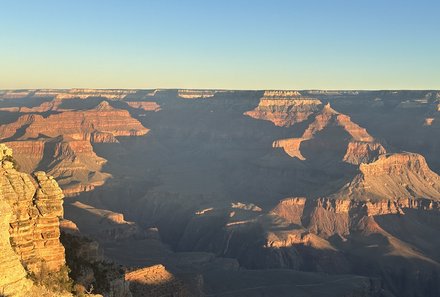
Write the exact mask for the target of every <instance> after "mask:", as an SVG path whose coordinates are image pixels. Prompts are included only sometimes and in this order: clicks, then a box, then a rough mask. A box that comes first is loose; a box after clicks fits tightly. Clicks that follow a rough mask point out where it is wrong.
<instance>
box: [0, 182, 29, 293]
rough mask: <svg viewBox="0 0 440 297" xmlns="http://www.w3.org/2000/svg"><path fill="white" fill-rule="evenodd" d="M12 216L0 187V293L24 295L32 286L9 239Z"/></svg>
mask: <svg viewBox="0 0 440 297" xmlns="http://www.w3.org/2000/svg"><path fill="white" fill-rule="evenodd" d="M12 216H13V212H12V209H11V207H10V206H9V204H8V203H7V202H6V201H5V200H4V198H3V193H2V191H1V189H0V294H1V296H24V295H25V294H26V292H27V291H29V290H30V288H31V287H32V282H31V281H30V280H29V279H28V278H27V272H26V271H25V269H24V268H23V266H22V265H21V262H20V258H19V257H18V255H17V254H16V253H15V252H14V250H13V248H12V246H11V243H10V241H9V238H10V234H9V222H10V221H11V219H12Z"/></svg>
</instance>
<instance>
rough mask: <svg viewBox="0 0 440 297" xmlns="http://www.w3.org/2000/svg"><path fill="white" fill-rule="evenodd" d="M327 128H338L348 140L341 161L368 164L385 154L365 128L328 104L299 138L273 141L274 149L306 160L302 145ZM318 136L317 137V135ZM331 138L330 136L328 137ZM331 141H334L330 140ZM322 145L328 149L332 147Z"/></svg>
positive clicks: (340, 143) (341, 142) (340, 142)
mask: <svg viewBox="0 0 440 297" xmlns="http://www.w3.org/2000/svg"><path fill="white" fill-rule="evenodd" d="M329 128H340V129H342V131H344V133H346V134H347V135H348V136H349V137H350V140H349V142H348V144H347V147H346V149H345V150H346V153H345V155H344V157H343V161H345V162H347V163H351V164H356V165H357V164H360V163H363V162H365V163H368V162H372V161H374V160H375V159H376V158H377V157H378V156H379V155H380V154H383V153H385V152H386V150H385V148H384V147H383V146H382V145H381V144H380V143H378V142H376V141H375V140H374V138H373V137H372V136H371V135H370V134H368V132H367V130H366V129H365V128H362V127H360V126H359V125H357V124H356V123H353V122H352V121H351V119H350V117H349V116H347V115H344V114H340V113H339V112H337V111H335V110H334V109H333V108H332V107H331V106H330V104H327V105H325V106H324V107H323V108H322V110H321V111H320V112H319V113H318V114H317V115H316V116H315V119H314V121H313V122H312V123H311V124H310V125H309V126H308V127H307V129H306V130H305V131H304V133H303V134H302V136H301V137H299V138H287V139H281V140H277V141H274V143H273V145H272V146H273V147H274V148H283V149H284V151H285V152H286V153H287V154H288V155H289V156H291V157H294V158H298V159H300V160H306V157H305V156H304V153H303V152H302V148H301V147H302V145H303V144H304V143H305V142H307V141H310V140H312V139H314V138H315V136H317V135H318V134H319V133H322V131H325V130H326V129H329ZM318 136H319V135H318ZM329 138H331V135H330V136H329ZM341 140H342V141H339V142H337V145H338V146H340V145H343V139H341ZM332 141H335V140H334V139H332ZM322 145H323V149H325V147H327V148H330V147H332V146H333V145H330V144H328V145H324V144H322Z"/></svg>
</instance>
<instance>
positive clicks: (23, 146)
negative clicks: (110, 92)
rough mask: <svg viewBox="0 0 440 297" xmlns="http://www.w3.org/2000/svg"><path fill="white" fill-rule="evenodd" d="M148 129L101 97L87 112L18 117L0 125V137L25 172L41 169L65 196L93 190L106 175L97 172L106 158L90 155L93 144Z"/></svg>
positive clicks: (143, 131) (137, 133)
mask: <svg viewBox="0 0 440 297" xmlns="http://www.w3.org/2000/svg"><path fill="white" fill-rule="evenodd" d="M52 103H53V102H52ZM49 105H50V104H49ZM50 106H54V105H53V104H52V105H50ZM58 111H61V110H58ZM148 131H149V129H147V128H145V127H143V126H142V124H141V123H140V122H139V121H137V120H136V119H134V118H132V117H131V116H130V114H129V113H128V111H126V110H121V109H115V108H112V107H111V106H110V105H109V103H108V102H107V101H102V102H101V103H100V104H99V105H98V106H96V107H95V108H93V109H90V110H84V111H82V110H79V111H66V110H63V111H62V112H60V113H55V114H51V115H49V116H48V117H46V118H45V117H43V116H42V115H38V114H27V115H23V116H21V117H19V118H18V120H17V121H15V122H13V123H10V124H6V125H2V126H0V138H1V139H3V140H8V139H10V140H11V141H6V143H7V144H8V145H9V146H10V147H12V148H13V149H14V151H15V157H16V159H17V160H18V161H19V163H20V164H21V165H22V166H23V167H22V169H23V170H24V171H25V172H28V173H30V172H32V171H35V170H37V169H39V168H41V169H44V170H45V171H47V172H48V173H49V174H50V175H53V176H55V177H56V178H57V180H58V181H59V183H60V185H61V186H62V187H63V189H64V190H65V194H69V195H74V194H75V193H78V192H82V191H89V190H92V189H93V188H94V187H96V186H100V185H102V184H103V183H104V182H105V181H106V180H107V179H108V178H109V177H110V175H109V174H106V173H102V172H101V171H100V170H101V168H102V166H103V165H104V164H105V162H106V160H104V159H103V158H100V157H98V156H97V155H96V154H95V152H94V151H93V147H92V143H117V142H118V140H117V138H116V137H119V136H141V135H145V134H146V133H148Z"/></svg>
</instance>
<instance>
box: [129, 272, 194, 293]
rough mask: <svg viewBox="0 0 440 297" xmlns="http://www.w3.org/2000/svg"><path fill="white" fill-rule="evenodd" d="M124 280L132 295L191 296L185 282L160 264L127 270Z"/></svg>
mask: <svg viewBox="0 0 440 297" xmlns="http://www.w3.org/2000/svg"><path fill="white" fill-rule="evenodd" d="M125 280H126V281H128V282H130V290H131V291H132V292H133V295H134V296H139V297H140V296H151V297H160V296H176V297H186V296H191V295H190V293H189V291H188V290H187V289H186V287H185V284H184V283H183V282H182V281H181V280H179V279H178V278H176V277H175V276H174V275H173V274H172V273H170V272H169V271H167V270H166V268H165V266H163V265H160V264H159V265H155V266H151V267H146V268H142V269H138V270H134V271H131V272H128V273H126V274H125Z"/></svg>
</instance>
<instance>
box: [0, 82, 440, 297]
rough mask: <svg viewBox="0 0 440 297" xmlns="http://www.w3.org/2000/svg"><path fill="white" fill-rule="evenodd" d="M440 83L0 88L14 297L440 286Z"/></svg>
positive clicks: (0, 272)
mask: <svg viewBox="0 0 440 297" xmlns="http://www.w3.org/2000/svg"><path fill="white" fill-rule="evenodd" d="M439 136H440V91H435V90H426V91H409V90H408V91H334V90H332V91H326V90H262V91H234V90H222V89H219V90H213V89H200V90H199V89H149V90H146V89H31V90H29V89H22V90H4V91H0V160H1V162H0V164H1V166H0V295H1V296H17V297H19V296H48V297H50V296H72V294H73V295H74V296H110V297H130V296H131V297H137V296H154V297H156V296H157V297H159V296H274V297H277V296H313V297H314V296H334V297H436V296H440V250H439V247H440V236H439V235H440V231H439V230H440V176H439V174H440V158H439V153H440V137H439Z"/></svg>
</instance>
